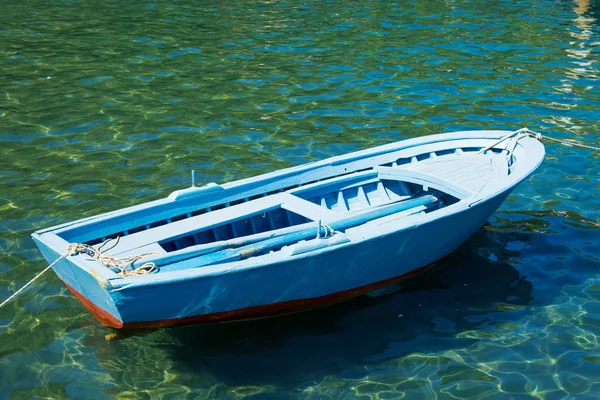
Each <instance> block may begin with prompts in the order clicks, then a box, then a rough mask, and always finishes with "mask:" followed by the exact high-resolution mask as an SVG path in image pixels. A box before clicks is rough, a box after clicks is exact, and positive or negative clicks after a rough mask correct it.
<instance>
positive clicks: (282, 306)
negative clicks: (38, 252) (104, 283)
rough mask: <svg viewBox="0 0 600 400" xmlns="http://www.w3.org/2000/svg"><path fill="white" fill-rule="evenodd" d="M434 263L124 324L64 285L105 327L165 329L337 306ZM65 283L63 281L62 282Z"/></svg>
mask: <svg viewBox="0 0 600 400" xmlns="http://www.w3.org/2000/svg"><path fill="white" fill-rule="evenodd" d="M432 265H433V264H429V265H426V266H424V267H421V268H417V269H415V270H413V271H411V272H408V273H406V274H404V275H400V276H396V277H394V278H390V279H386V280H384V281H379V282H375V283H371V284H369V285H364V286H360V287H357V288H354V289H350V290H346V291H343V292H337V293H332V294H328V295H325V296H321V297H313V298H308V299H296V300H289V301H283V302H280V303H274V304H265V305H262V306H253V307H247V308H240V309H237V310H231V311H224V312H218V313H212V314H202V315H195V316H191V317H183V318H173V319H165V320H157V321H143V322H127V323H123V322H122V321H120V320H118V319H117V318H115V317H114V316H112V315H111V314H109V313H107V312H106V311H104V310H102V309H100V308H98V307H97V306H95V305H94V304H93V303H92V302H91V301H89V300H88V299H87V298H85V297H84V296H83V295H82V294H81V293H79V292H77V291H76V290H75V289H73V288H72V287H70V286H69V285H67V284H66V283H65V286H66V287H67V288H68V289H69V290H70V291H71V292H72V293H73V294H74V295H75V296H76V297H77V298H78V299H79V301H81V303H82V304H83V305H84V306H85V308H87V309H88V311H89V312H90V313H92V315H93V316H94V317H96V319H97V320H98V321H100V322H102V323H103V324H104V325H106V326H109V327H111V328H117V329H120V328H123V329H148V328H164V327H168V326H177V325H190V324H198V323H208V322H225V321H235V320H243V319H255V318H263V317H268V316H273V315H280V314H289V313H292V312H298V311H304V310H308V309H311V308H316V307H321V306H324V305H328V304H333V303H339V302H341V301H344V300H348V299H350V298H352V297H356V296H358V295H361V294H364V293H368V292H372V291H374V290H377V289H380V288H382V287H385V286H388V285H390V284H392V283H395V282H398V281H401V280H403V279H406V278H409V277H411V276H414V275H416V274H418V273H420V272H423V271H425V270H426V269H428V268H430V267H431V266H432ZM63 283H64V281H63Z"/></svg>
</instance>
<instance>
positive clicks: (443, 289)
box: [87, 229, 533, 387]
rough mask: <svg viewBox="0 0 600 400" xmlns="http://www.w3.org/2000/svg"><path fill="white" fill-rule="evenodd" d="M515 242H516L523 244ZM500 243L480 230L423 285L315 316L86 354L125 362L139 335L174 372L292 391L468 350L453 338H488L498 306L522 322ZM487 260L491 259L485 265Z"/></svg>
mask: <svg viewBox="0 0 600 400" xmlns="http://www.w3.org/2000/svg"><path fill="white" fill-rule="evenodd" d="M495 235H496V236H497V235H498V234H497V233H496V234H495ZM501 235H506V236H511V237H512V236H515V235H514V234H510V233H507V234H501ZM519 236H520V238H519V239H521V240H527V237H528V235H519ZM522 236H525V237H522ZM505 239H508V238H505ZM501 242H502V240H498V238H494V239H492V238H491V237H490V236H489V234H488V233H487V232H486V231H485V229H482V230H480V231H479V232H478V233H476V234H475V236H474V237H472V238H471V239H470V240H469V241H468V242H466V244H464V245H463V246H462V247H460V248H459V249H458V250H456V251H455V252H454V253H452V254H451V255H450V256H448V257H446V258H445V259H443V260H441V261H439V262H438V263H437V264H436V265H435V266H433V267H432V268H431V269H429V270H427V271H426V272H423V273H421V274H420V275H417V276H415V277H413V278H411V279H408V280H406V281H403V282H401V283H399V284H396V285H395V286H392V287H388V288H386V289H384V290H379V291H377V292H374V293H371V294H370V295H363V296H360V297H357V298H354V299H351V300H349V301H346V302H343V303H339V304H336V305H332V306H328V307H323V308H319V309H315V310H312V311H306V312H302V313H297V314H290V315H285V316H280V317H272V318H266V319H259V320H252V321H243V322H229V323H218V324H211V325H193V326H184V327H178V328H168V329H162V330H159V331H143V332H142V331H137V332H136V331H133V332H131V331H130V332H124V333H121V332H119V333H117V335H116V337H115V339H117V340H116V341H111V342H107V343H101V340H99V339H98V338H96V339H93V338H91V337H89V342H88V343H87V344H88V345H91V346H92V347H95V348H97V350H98V357H99V358H100V359H102V358H104V357H106V358H109V357H111V356H112V354H114V351H116V350H117V351H119V353H120V354H124V353H126V351H121V350H124V349H119V348H120V347H121V346H123V347H128V346H139V343H138V344H135V343H134V342H135V341H136V340H135V339H136V338H137V337H139V336H140V335H142V336H144V339H143V340H144V343H145V345H146V346H150V347H154V348H155V350H156V351H157V352H158V351H159V350H160V353H161V354H163V356H167V357H169V359H170V360H171V361H172V362H173V363H174V365H176V370H175V372H177V369H179V368H181V369H182V370H183V371H190V370H192V371H194V372H195V373H196V374H197V373H200V374H207V375H210V376H212V377H214V378H216V379H218V380H219V381H221V382H223V383H225V384H227V385H232V386H237V385H261V384H273V385H277V386H290V385H291V387H294V386H295V385H298V384H300V383H302V382H307V381H312V380H318V379H320V378H322V377H323V376H324V375H328V374H334V375H337V374H339V373H340V372H341V371H343V370H347V369H354V368H358V369H361V368H362V369H363V370H364V364H365V363H370V362H378V361H382V360H385V359H391V358H394V357H398V356H400V355H402V354H406V353H411V352H432V351H438V350H444V349H447V348H450V347H451V348H454V347H456V346H462V345H466V344H469V343H471V342H472V339H460V338H457V334H458V333H460V332H464V331H468V330H476V329H481V328H482V327H484V328H490V329H493V325H494V323H495V322H498V321H500V319H504V318H505V317H502V318H501V317H500V314H499V310H498V304H501V305H504V306H503V307H501V308H504V309H517V310H518V309H521V310H524V309H525V311H524V312H527V311H526V308H527V307H528V305H529V302H530V301H531V300H532V297H531V293H532V289H533V287H532V285H531V283H530V282H528V281H527V280H525V279H523V278H521V277H520V275H519V272H518V271H517V270H516V269H515V268H514V267H513V266H512V265H510V264H508V263H506V262H502V261H492V259H494V260H495V259H498V260H507V259H510V258H513V257H518V256H519V252H518V251H510V250H508V249H507V248H506V247H504V246H503V245H502V244H500V243H501ZM492 253H493V254H494V256H492V257H489V255H490V254H492ZM398 262H401V260H398ZM517 312H518V311H517ZM495 318H498V320H496V321H495ZM515 318H516V317H515ZM131 336H134V337H131ZM448 338H452V340H450V341H449V340H448ZM91 341H96V343H91ZM103 350H105V351H103ZM103 353H104V354H103ZM109 373H110V371H109Z"/></svg>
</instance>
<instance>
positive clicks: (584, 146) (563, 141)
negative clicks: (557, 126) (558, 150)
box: [539, 134, 600, 151]
mask: <svg viewBox="0 0 600 400" xmlns="http://www.w3.org/2000/svg"><path fill="white" fill-rule="evenodd" d="M539 135H540V138H542V139H547V140H551V141H553V142H557V143H560V144H562V145H564V146H571V147H581V148H582V149H588V150H594V151H600V147H594V146H589V145H587V144H583V143H579V142H576V141H574V140H568V139H555V138H552V137H549V136H544V135H542V134H539Z"/></svg>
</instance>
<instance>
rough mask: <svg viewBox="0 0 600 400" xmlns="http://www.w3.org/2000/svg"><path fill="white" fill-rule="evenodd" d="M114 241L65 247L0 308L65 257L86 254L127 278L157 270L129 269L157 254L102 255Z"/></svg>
mask: <svg viewBox="0 0 600 400" xmlns="http://www.w3.org/2000/svg"><path fill="white" fill-rule="evenodd" d="M112 240H115V239H112V238H111V239H107V240H105V241H104V242H102V244H101V245H100V246H98V248H97V249H96V248H94V247H92V246H90V245H87V244H81V243H71V244H69V245H68V246H67V249H66V250H65V254H63V255H61V256H60V257H58V258H57V259H56V260H55V261H54V262H53V263H52V264H50V265H48V266H47V267H46V268H44V269H43V270H42V272H40V273H38V274H37V275H36V276H35V277H34V278H33V279H32V280H30V281H29V282H27V283H26V284H25V285H24V286H23V287H22V288H21V289H19V290H17V291H16V292H14V293H13V294H12V295H11V296H10V297H9V298H8V299H6V300H4V301H3V302H2V304H0V308H2V307H3V306H4V305H5V304H7V303H8V302H9V301H11V300H12V299H14V298H15V297H17V296H18V295H19V294H21V293H23V291H24V290H25V289H27V288H28V287H29V286H30V285H31V284H32V283H33V282H35V281H36V280H37V279H38V278H39V277H40V276H42V275H43V274H44V273H45V272H46V271H48V270H49V269H50V268H52V267H53V266H55V265H56V264H57V263H58V262H59V261H60V260H62V259H63V258H65V257H69V256H74V255H77V254H87V255H88V256H90V257H91V258H93V259H95V260H97V261H98V262H99V263H100V264H102V265H104V266H105V267H107V268H115V269H117V270H119V272H118V274H119V275H121V276H123V277H127V276H138V275H147V274H149V273H151V272H154V271H155V270H157V269H158V267H157V266H156V265H155V264H154V263H153V262H147V263H145V264H143V265H142V266H140V267H138V268H131V265H132V264H133V263H134V262H136V261H137V260H139V259H141V258H144V257H146V256H148V255H151V254H157V253H144V254H134V255H131V256H128V257H125V258H117V257H113V256H109V255H106V254H104V253H103V251H102V249H103V248H104V246H106V245H107V244H108V243H110V242H111V241H112ZM117 244H119V237H117V238H116V240H115V243H114V244H113V245H112V246H110V247H109V248H107V249H106V250H104V252H107V251H109V250H111V249H113V248H114V247H115V246H116V245H117Z"/></svg>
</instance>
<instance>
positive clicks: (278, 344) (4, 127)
mask: <svg viewBox="0 0 600 400" xmlns="http://www.w3.org/2000/svg"><path fill="white" fill-rule="evenodd" d="M599 61H600V1H598V0H580V1H575V2H573V1H567V0H564V1H563V0H521V1H516V0H488V1H483V0H463V1H454V0H445V1H443V0H428V1H417V0H410V1H409V0H400V1H389V0H387V1H373V0H362V1H356V0H331V1H325V0H319V1H317V0H307V1H291V0H290V1H256V0H250V1H230V0H221V1H214V0H205V1H191V0H170V1H164V2H163V1H160V2H155V3H152V2H147V1H144V0H135V1H134V0H119V1H116V0H104V1H101V2H99V1H91V0H29V1H16V0H3V1H1V2H0V300H3V299H5V298H7V297H8V296H9V295H11V294H12V293H14V291H15V290H17V289H18V288H19V287H21V286H22V285H24V284H25V283H26V282H27V281H28V280H29V279H31V278H33V277H34V276H35V275H36V274H37V273H38V272H40V271H41V270H42V269H43V268H45V266H46V265H47V264H46V262H45V261H44V259H43V258H42V257H41V255H40V253H39V252H38V251H37V249H36V248H35V246H34V243H33V241H32V240H31V238H30V234H31V233H32V232H33V231H34V230H37V229H41V228H44V227H48V226H52V225H55V224H59V223H63V222H67V221H72V220H75V219H78V218H82V217H86V216H92V215H95V214H98V213H102V212H107V211H110V210H115V209H118V208H122V207H126V206H130V205H133V204H139V203H142V202H145V201H149V200H153V199H157V198H161V197H164V196H166V195H168V194H169V193H170V192H172V191H174V190H178V189H181V188H183V187H186V186H189V184H190V178H189V173H190V170H192V169H195V170H196V174H197V181H198V182H199V183H207V182H213V181H214V182H226V181H232V180H235V179H239V178H244V177H249V176H253V175H256V174H259V173H264V172H268V171H273V170H276V169H279V168H283V167H289V166H293V165H298V164H301V163H306V162H310V161H314V160H319V159H322V158H324V157H328V156H332V155H336V154H342V153H345V152H348V151H352V150H358V149H364V148H368V147H371V146H375V145H379V144H385V143H390V142H392V141H396V140H401V139H405V138H411V137H417V136H425V135H430V134H434V133H441V132H448V131H456V130H463V129H508V130H514V129H518V128H521V127H529V128H530V129H533V130H535V131H538V132H541V133H543V134H544V135H547V136H550V137H554V138H560V139H571V140H576V141H578V142H581V143H584V144H587V145H591V146H598V145H600V80H599V77H600V65H599ZM546 144H547V146H546V151H547V157H546V160H545V162H544V163H543V164H542V166H541V167H540V168H539V169H538V171H537V172H536V173H535V174H534V175H533V176H532V177H531V178H530V179H528V180H527V181H525V182H524V183H523V184H522V185H521V186H519V187H518V189H517V190H516V191H515V192H514V194H513V195H512V196H511V197H510V198H509V199H508V200H507V201H506V202H505V203H504V204H503V205H502V207H501V208H500V209H499V210H498V212H497V213H496V214H495V215H494V216H493V217H492V218H491V219H490V220H489V222H488V223H487V224H486V225H485V226H484V227H483V228H481V229H480V230H479V231H478V232H477V233H476V234H475V235H474V236H473V237H472V238H471V239H470V240H469V241H467V242H466V243H465V244H464V245H463V246H462V247H461V248H460V249H458V250H457V251H456V252H454V253H453V254H451V255H450V256H448V257H447V258H445V259H444V260H442V261H441V262H440V263H438V264H437V265H436V266H435V267H434V268H433V269H431V270H429V271H428V272H426V273H424V274H422V275H419V276H417V277H415V278H414V279H410V280H408V281H405V282H404V283H402V284H399V285H396V286H394V287H390V288H388V289H386V290H381V291H379V292H376V293H373V294H371V295H369V296H362V297H359V298H356V299H354V300H351V301H347V302H345V303H342V304H339V305H335V306H331V307H327V308H322V309H319V310H315V311H311V312H305V313H301V314H297V315H290V316H284V317H279V318H271V319H266V320H259V321H253V322H244V323H229V324H221V325H209V326H190V327H181V328H173V329H160V330H153V331H137V332H131V333H128V334H115V332H113V331H112V330H111V329H108V328H105V327H103V326H102V325H101V324H100V323H99V322H97V321H96V320H95V319H94V318H93V317H91V316H90V314H89V313H88V312H87V311H86V310H85V309H84V308H83V307H82V306H81V305H80V304H79V302H78V301H77V300H76V299H75V297H73V296H72V295H71V294H70V293H69V292H68V291H67V290H66V289H65V287H64V286H63V285H62V284H61V283H60V281H59V280H58V279H57V278H56V276H55V275H54V274H53V273H52V272H48V273H47V274H45V275H43V276H42V277H41V278H40V279H39V280H38V281H37V282H36V283H35V284H34V285H33V286H32V287H31V288H29V289H28V290H27V291H26V292H25V293H23V295H21V296H20V297H19V298H18V299H16V300H14V301H12V302H11V303H9V304H8V305H7V306H5V307H3V308H1V309H0V399H2V400H4V399H34V398H39V399H41V398H44V399H66V398H72V399H106V398H118V399H209V398H222V399H240V398H247V399H483V398H485V399H511V398H512V399H533V398H539V399H567V398H572V399H592V398H596V399H598V398H600V268H599V267H600V262H599V261H600V260H599V258H600V223H599V215H600V213H599V210H600V195H599V193H600V184H599V176H600V175H599V172H598V171H600V161H599V158H598V157H599V156H600V153H599V152H594V151H590V150H584V149H579V148H575V147H568V146H563V145H560V144H557V143H553V142H546ZM440 234H448V235H451V234H452V232H441V233H440ZM432 240H435V238H433V239H432ZM401 262H402V260H398V263H401ZM367 267H368V266H365V268H367ZM165 301H168V299H165Z"/></svg>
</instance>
